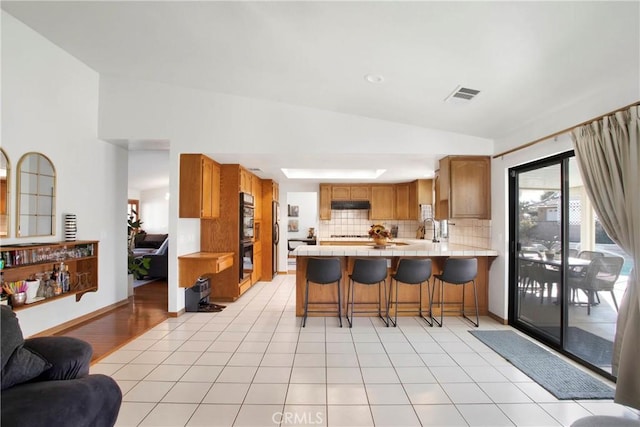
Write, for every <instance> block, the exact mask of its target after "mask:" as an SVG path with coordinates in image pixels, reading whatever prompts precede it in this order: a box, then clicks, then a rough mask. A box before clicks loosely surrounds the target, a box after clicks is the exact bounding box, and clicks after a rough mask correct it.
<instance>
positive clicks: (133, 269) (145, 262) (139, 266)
mask: <svg viewBox="0 0 640 427" xmlns="http://www.w3.org/2000/svg"><path fill="white" fill-rule="evenodd" d="M137 215H138V213H137V212H136V211H135V210H132V213H131V215H129V218H127V231H128V237H127V240H128V241H127V243H128V264H127V271H128V273H129V276H130V279H132V278H136V279H142V278H143V277H144V276H146V275H147V274H148V273H149V267H150V266H151V259H149V258H144V257H136V256H135V254H134V253H133V249H134V248H135V246H136V245H135V243H136V242H135V241H136V236H137V235H138V234H139V233H140V231H141V226H142V220H141V219H140V218H138V219H136V216H137Z"/></svg>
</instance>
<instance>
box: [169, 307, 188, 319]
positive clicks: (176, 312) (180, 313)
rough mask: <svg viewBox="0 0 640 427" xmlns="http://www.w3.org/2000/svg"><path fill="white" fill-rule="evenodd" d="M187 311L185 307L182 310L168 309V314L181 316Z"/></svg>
mask: <svg viewBox="0 0 640 427" xmlns="http://www.w3.org/2000/svg"><path fill="white" fill-rule="evenodd" d="M185 313H186V311H185V309H184V308H183V309H182V310H180V311H168V312H167V315H168V316H169V317H180V316H182V315H183V314H185Z"/></svg>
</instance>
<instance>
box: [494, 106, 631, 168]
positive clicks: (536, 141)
mask: <svg viewBox="0 0 640 427" xmlns="http://www.w3.org/2000/svg"><path fill="white" fill-rule="evenodd" d="M636 105H640V101H637V102H634V103H633V104H629V105H627V106H625V107H621V108H618V109H617V110H613V111H610V112H608V113H605V114H601V115H599V116H598V117H595V118H593V119H589V120H587V121H585V122H582V123H579V124H577V125H575V126H571V127H570V128H567V129H564V130H561V131H558V132H555V133H552V134H551V135H547V136H545V137H542V138H539V139H536V140H535V141H531V142H527V143H526V144H522V145H519V146H517V147H515V148H512V149H510V150H507V151H503V152H502V153H499V154H496V155H494V156H493V157H492V158H494V159H497V158H498V157H503V156H506V155H507V154H511V153H515V152H516V151H520V150H523V149H525V148H528V147H531V146H532V145H535V144H537V143H539V142H542V141H546V140H547V139H551V138H554V137H556V136H558V135H562V134H564V133H567V132H569V131H572V130H573V129H575V128H577V127H580V126H584V125H586V124H588V123H591V122H594V121H596V120H600V119H601V118H603V117H606V116H610V115H612V114H615V113H617V112H619V111H624V110H627V109H629V108H631V107H633V106H636Z"/></svg>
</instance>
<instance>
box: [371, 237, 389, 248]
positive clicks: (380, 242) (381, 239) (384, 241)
mask: <svg viewBox="0 0 640 427" xmlns="http://www.w3.org/2000/svg"><path fill="white" fill-rule="evenodd" d="M373 243H375V245H376V246H384V245H386V244H387V238H386V237H374V238H373Z"/></svg>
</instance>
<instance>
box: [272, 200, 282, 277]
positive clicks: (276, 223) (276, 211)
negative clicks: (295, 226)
mask: <svg viewBox="0 0 640 427" xmlns="http://www.w3.org/2000/svg"><path fill="white" fill-rule="evenodd" d="M271 220H272V222H273V224H271V225H272V226H271V229H272V230H273V231H272V233H273V235H272V241H273V248H272V250H273V254H272V256H271V259H272V273H273V276H272V277H276V274H278V243H280V204H279V203H278V202H276V201H274V202H272V204H271Z"/></svg>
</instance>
